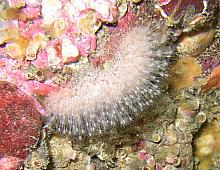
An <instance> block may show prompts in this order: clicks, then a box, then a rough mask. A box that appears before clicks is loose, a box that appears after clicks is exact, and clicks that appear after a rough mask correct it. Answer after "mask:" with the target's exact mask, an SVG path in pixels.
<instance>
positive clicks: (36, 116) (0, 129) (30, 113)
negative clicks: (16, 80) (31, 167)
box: [0, 82, 42, 167]
mask: <svg viewBox="0 0 220 170" xmlns="http://www.w3.org/2000/svg"><path fill="white" fill-rule="evenodd" d="M0 120H1V124H0V138H1V140H0V158H1V159H0V162H1V163H0V165H1V164H2V160H3V159H6V158H8V157H13V160H19V162H20V161H21V160H23V159H25V158H26V156H27V155H28V154H29V148H30V146H32V145H34V144H35V143H36V142H37V139H38V138H39V135H40V129H41V127H42V115H41V113H40V112H39V111H38V110H37V106H36V105H35V101H34V100H33V98H31V97H29V96H27V95H26V94H25V93H24V92H22V91H21V90H19V89H18V88H17V87H16V86H15V85H13V84H11V83H8V82H0ZM6 160H7V159H6ZM5 162H6V164H10V163H9V162H10V161H9V162H8V161H5ZM13 162H15V163H16V164H17V161H12V164H13ZM1 166H2V165H1ZM10 166H12V165H10ZM18 166H19V164H18ZM12 167H13V166H12Z"/></svg>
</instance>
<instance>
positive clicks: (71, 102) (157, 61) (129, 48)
mask: <svg viewBox="0 0 220 170" xmlns="http://www.w3.org/2000/svg"><path fill="white" fill-rule="evenodd" d="M161 41H162V36H160V35H158V34H157V33H156V32H155V31H153V30H152V29H151V28H150V27H144V26H137V27H134V28H133V29H131V30H130V31H128V32H127V33H125V34H124V35H123V38H122V39H121V41H120V45H119V47H118V48H117V49H115V51H114V54H113V58H114V59H113V62H112V65H111V66H110V67H108V68H106V69H101V68H91V69H90V70H89V71H88V70H86V71H85V72H86V73H84V74H82V75H80V76H79V77H78V78H77V81H75V80H73V81H71V82H70V83H69V85H68V86H67V87H65V88H62V89H61V90H60V91H58V92H54V93H52V94H51V95H50V96H49V97H48V98H47V102H46V103H47V105H46V108H47V111H48V113H49V115H50V117H51V121H50V123H52V125H53V127H54V128H55V130H56V131H58V132H60V133H61V134H68V135H73V136H78V137H82V136H87V135H92V134H95V133H97V132H98V133H101V132H102V131H105V130H108V129H109V128H111V127H115V126H118V125H119V126H121V125H122V126H123V125H125V124H127V123H129V122H130V121H131V120H132V118H133V117H134V116H135V115H136V114H137V113H140V112H141V111H143V110H144V109H146V108H147V106H149V105H150V103H151V102H152V99H153V98H154V97H155V96H156V95H158V94H159V93H160V87H159V84H160V79H161V78H162V77H164V76H165V73H164V71H165V69H166V65H167V63H166V62H165V60H164V59H165V58H166V56H168V55H169V51H168V50H164V49H161V48H159V47H158V44H160V43H161Z"/></svg>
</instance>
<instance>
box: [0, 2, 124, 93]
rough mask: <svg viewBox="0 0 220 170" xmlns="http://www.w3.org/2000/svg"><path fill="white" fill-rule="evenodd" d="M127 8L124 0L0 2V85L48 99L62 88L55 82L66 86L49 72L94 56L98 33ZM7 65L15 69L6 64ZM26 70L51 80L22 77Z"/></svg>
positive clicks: (63, 79)
mask: <svg viewBox="0 0 220 170" xmlns="http://www.w3.org/2000/svg"><path fill="white" fill-rule="evenodd" d="M127 6H128V3H127V2H126V1H122V0H121V1H117V0H104V1H103V0H91V1H85V0H77V1H74V0H31V1H30V0H3V1H1V4H0V31H1V33H0V56H1V57H0V62H1V63H6V64H4V65H2V66H1V67H0V80H2V81H10V82H12V83H15V84H16V85H17V86H18V87H19V88H22V89H23V90H24V91H25V92H27V93H28V94H32V95H40V96H45V95H47V94H48V93H49V91H53V90H54V89H55V88H54V87H55V86H56V85H60V83H58V81H59V82H60V80H57V79H62V83H65V81H66V80H68V78H66V77H64V78H63V77H62V78H60V75H57V74H56V75H55V74H53V73H54V72H56V71H54V72H53V71H51V70H53V69H55V70H59V71H62V69H63V68H65V67H72V66H73V65H71V64H75V63H76V62H79V61H80V59H81V58H83V57H84V58H85V57H88V56H90V55H91V54H92V53H94V51H95V50H96V46H97V45H96V41H97V35H96V33H97V31H98V30H99V29H100V28H101V26H102V25H103V24H105V23H116V22H117V21H118V20H119V19H121V18H122V17H123V16H124V15H125V14H126V12H127ZM2 56H4V57H2ZM3 58H4V59H3ZM11 59H12V60H14V61H13V63H15V64H14V65H13V66H12V67H13V68H12V67H11V65H9V64H7V63H11V62H12V61H11ZM6 60H7V61H6ZM9 60H10V61H9ZM30 65H31V67H32V66H33V67H35V68H34V69H35V70H36V69H42V70H47V71H46V72H47V74H49V76H45V77H44V78H43V79H40V80H37V79H33V78H30V77H25V74H26V71H25V70H27V69H26V68H27V67H28V66H30ZM30 74H32V72H30ZM62 83H61V84H62ZM36 87H37V90H35V89H36ZM45 88H46V89H49V90H45Z"/></svg>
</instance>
